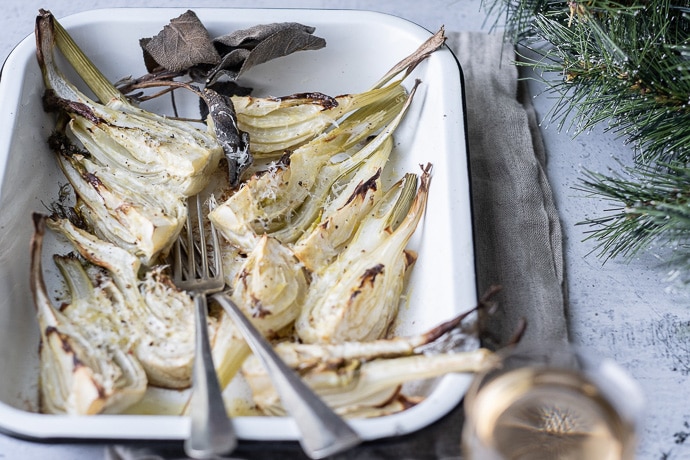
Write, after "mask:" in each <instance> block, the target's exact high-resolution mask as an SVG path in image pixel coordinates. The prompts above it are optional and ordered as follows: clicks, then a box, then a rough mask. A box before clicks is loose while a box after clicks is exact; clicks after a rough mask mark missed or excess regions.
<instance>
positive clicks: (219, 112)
mask: <svg viewBox="0 0 690 460" xmlns="http://www.w3.org/2000/svg"><path fill="white" fill-rule="evenodd" d="M202 96H203V100H204V102H206V105H207V108H208V114H209V116H210V118H211V122H212V126H213V130H214V132H215V134H216V138H217V139H218V142H220V145H222V146H223V151H224V152H225V158H226V159H227V160H228V174H229V182H230V186H231V187H232V188H237V187H238V186H239V185H240V179H241V178H242V173H243V172H244V171H245V170H246V169H247V168H248V167H249V166H251V165H252V162H253V161H254V157H253V156H252V154H251V153H250V152H249V135H248V134H247V133H245V132H243V131H240V129H239V128H238V126H237V115H236V114H235V107H234V106H233V104H232V100H231V99H230V98H229V97H225V96H222V95H220V94H218V93H217V92H215V91H213V90H212V89H209V88H204V89H203V92H202Z"/></svg>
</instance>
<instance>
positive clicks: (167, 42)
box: [140, 10, 221, 72]
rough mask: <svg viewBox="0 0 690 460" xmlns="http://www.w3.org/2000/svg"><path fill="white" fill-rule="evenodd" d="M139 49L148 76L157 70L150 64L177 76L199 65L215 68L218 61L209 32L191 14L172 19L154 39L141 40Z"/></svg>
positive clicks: (189, 12) (195, 16) (218, 57)
mask: <svg viewBox="0 0 690 460" xmlns="http://www.w3.org/2000/svg"><path fill="white" fill-rule="evenodd" d="M140 45H141V46H142V48H143V50H144V61H145V63H146V67H147V70H148V71H149V72H153V71H155V70H156V69H154V68H151V66H152V65H153V62H155V63H156V64H157V65H158V66H159V67H162V68H164V69H167V70H170V71H173V72H179V71H182V70H187V69H189V68H191V67H194V66H196V65H199V64H211V65H216V64H218V63H219V62H220V60H221V59H220V55H219V54H218V52H217V51H216V49H215V47H214V46H213V43H212V41H211V37H210V36H209V34H208V30H206V27H204V25H203V24H202V23H201V21H200V20H199V18H198V17H197V15H196V13H194V12H193V11H191V10H188V11H186V12H185V13H184V14H182V15H180V16H179V17H177V18H175V19H172V20H171V21H170V23H169V24H168V25H166V26H165V27H163V30H161V31H160V32H159V33H158V35H156V36H155V37H153V38H149V39H146V38H145V39H142V40H140Z"/></svg>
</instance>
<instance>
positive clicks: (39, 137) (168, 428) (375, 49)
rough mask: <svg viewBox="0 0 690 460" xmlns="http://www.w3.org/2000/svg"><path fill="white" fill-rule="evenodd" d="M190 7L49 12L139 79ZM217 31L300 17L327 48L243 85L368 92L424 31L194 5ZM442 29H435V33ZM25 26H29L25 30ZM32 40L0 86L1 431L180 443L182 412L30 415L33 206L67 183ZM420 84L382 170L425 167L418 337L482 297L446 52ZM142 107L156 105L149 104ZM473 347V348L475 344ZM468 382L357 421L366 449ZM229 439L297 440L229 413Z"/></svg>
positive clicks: (281, 427) (364, 20)
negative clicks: (152, 49)
mask: <svg viewBox="0 0 690 460" xmlns="http://www.w3.org/2000/svg"><path fill="white" fill-rule="evenodd" d="M185 10H186V9H180V8H155V9H131V8H128V9H105V10H93V11H89V12H85V13H80V14H76V15H73V16H69V17H64V18H61V17H60V11H59V10H54V11H53V13H54V14H55V15H56V16H57V17H58V18H60V21H61V23H62V24H63V25H64V26H65V27H66V28H67V29H68V30H69V31H70V33H71V34H72V36H73V37H74V38H75V40H76V41H77V43H79V45H80V46H81V47H82V48H83V49H84V50H85V51H86V53H87V54H88V55H89V56H90V57H91V58H92V60H93V61H94V62H95V63H96V65H97V66H98V67H99V68H100V69H101V70H102V71H103V72H104V73H105V74H106V76H107V77H108V78H110V79H111V80H117V79H119V78H121V77H124V76H127V75H134V76H138V75H142V74H144V73H145V68H144V65H143V60H142V57H141V51H140V49H139V45H138V40H139V38H141V37H150V36H153V35H155V34H156V33H157V32H158V31H159V30H160V29H161V28H162V27H163V26H164V25H165V24H167V23H168V21H169V20H170V19H172V18H174V17H177V16H179V15H180V14H182V13H183V12H184V11H185ZM194 11H195V12H196V13H197V15H198V16H199V18H200V19H201V21H202V22H203V23H204V24H205V25H206V26H207V27H208V28H209V30H210V32H211V35H212V36H218V35H221V34H224V33H227V32H229V31H231V30H234V29H237V28H244V27H249V26H252V25H255V24H258V23H269V22H283V21H296V22H301V23H303V24H307V25H312V26H315V27H316V32H315V33H316V35H319V36H321V37H323V38H325V39H326V41H327V46H326V48H324V49H322V50H319V51H308V52H301V53H297V54H294V55H292V56H289V57H286V58H282V59H278V60H276V61H272V62H270V63H267V64H264V65H261V66H258V67H256V68H254V69H252V70H251V71H250V72H249V73H248V74H246V77H243V79H242V82H243V83H245V84H247V85H248V86H252V87H253V88H254V89H255V92H254V94H255V95H258V96H264V95H276V96H279V95H287V94H292V93H296V92H304V91H321V92H323V93H326V94H331V95H338V94H343V93H353V92H359V91H363V90H366V89H367V88H369V87H370V86H371V85H372V84H373V83H375V82H376V81H377V80H378V79H379V78H380V77H381V76H382V75H383V74H384V73H385V72H386V71H387V70H388V69H389V68H390V67H391V66H392V65H393V64H395V63H396V62H398V61H399V60H400V59H401V58H403V57H405V56H407V55H408V54H409V53H411V52H412V51H413V50H414V49H416V48H417V46H418V45H419V44H421V43H422V42H423V41H424V40H426V39H427V38H428V37H429V36H430V34H431V32H430V31H428V30H425V29H423V28H421V27H419V26H417V25H415V24H413V23H410V22H408V21H405V20H402V19H400V18H397V17H393V16H388V15H384V14H379V13H373V12H364V11H341V10H296V9H266V10H257V9H205V8H198V9H195V10H194ZM439 27H440V25H439ZM26 28H27V31H30V30H32V28H33V24H27V25H26ZM34 52H35V42H34V37H33V34H31V35H30V36H28V37H27V38H26V39H25V40H24V41H22V42H21V43H20V44H19V45H18V46H17V47H16V49H15V50H14V51H13V52H12V53H11V55H10V56H9V58H8V59H7V61H6V62H5V64H4V67H3V69H2V74H1V78H0V130H2V135H1V136H0V178H1V180H2V182H1V183H0V369H1V370H0V430H3V431H5V432H7V433H10V434H13V435H17V436H21V437H27V438H37V439H43V440H49V439H122V440H126V439H172V440H177V439H183V438H185V437H186V436H187V433H188V429H189V422H188V419H187V417H183V416H172V415H171V416H166V415H108V416H105V415H103V416H91V417H69V416H56V415H45V414H40V413H37V412H36V410H37V408H38V397H37V395H38V391H37V390H38V387H37V375H38V371H37V368H38V358H37V349H38V340H39V333H38V328H37V323H36V321H35V317H34V306H33V304H32V300H31V295H30V290H29V283H28V280H29V239H30V236H31V228H32V227H31V219H30V213H31V212H32V211H45V204H47V203H50V202H51V201H52V200H54V199H55V197H56V196H57V193H58V187H59V185H60V184H63V183H65V180H64V179H63V178H62V176H61V173H60V172H59V170H58V168H57V167H56V165H55V163H54V160H53V157H52V154H51V152H50V151H49V150H48V149H47V147H46V139H47V137H48V135H49V134H50V131H51V129H52V126H53V124H52V119H51V117H50V116H48V115H46V114H45V113H44V112H43V110H42V106H41V95H42V92H43V84H42V79H41V75H40V71H39V69H38V66H37V64H36V60H35V56H34ZM414 78H419V79H421V80H422V86H421V87H420V88H419V91H418V94H417V96H416V98H415V101H414V104H413V106H412V109H411V111H410V112H409V113H408V115H407V116H406V119H405V121H404V123H403V125H402V126H401V127H400V128H399V129H398V131H397V134H396V149H395V153H394V156H393V157H394V159H393V160H392V164H391V168H390V171H391V172H390V175H391V177H392V178H397V177H400V176H401V175H402V174H403V173H405V172H419V165H420V164H421V163H426V162H431V163H432V164H433V165H434V169H433V179H432V183H431V194H430V199H429V205H428V210H427V213H426V216H425V218H424V220H423V221H422V223H421V226H420V228H418V230H417V233H416V234H415V236H414V238H413V239H412V241H411V242H410V247H411V248H412V249H415V250H417V251H418V252H419V259H418V261H417V263H416V265H415V266H414V269H413V274H412V276H411V278H410V282H409V286H410V287H409V292H408V296H407V299H406V301H405V302H404V304H403V305H402V306H401V310H400V319H399V321H398V325H397V331H398V333H400V334H407V333H412V332H421V331H423V330H426V329H428V328H430V327H432V326H434V325H436V324H438V323H439V322H441V321H444V320H446V319H449V318H451V317H453V316H455V315H456V314H458V313H460V312H463V311H465V310H468V309H470V308H472V307H473V306H474V305H475V303H476V299H477V293H476V287H475V270H474V255H473V241H472V225H471V212H470V188H469V182H468V164H467V161H468V160H467V151H466V139H465V122H464V118H463V117H464V112H463V94H462V91H463V86H462V76H461V71H460V68H459V66H458V63H457V61H456V59H455V57H454V56H453V54H452V53H451V51H450V50H448V49H447V48H443V49H441V50H439V51H438V52H436V53H434V54H433V55H432V56H431V57H430V58H429V59H428V60H427V61H425V62H424V63H423V64H422V65H420V66H419V67H418V68H417V69H416V70H415V72H414V74H413V75H412V76H411V77H410V78H408V82H409V85H411V84H412V82H413V79H414ZM146 108H149V109H151V110H156V107H155V106H151V105H148V106H146ZM49 268H50V267H45V271H46V276H47V277H48V278H49V279H50V277H51V276H54V275H53V272H54V270H50V269H49ZM470 346H477V344H476V343H472V344H470ZM469 380H470V376H468V375H460V374H456V375H446V376H444V377H442V378H439V379H436V380H434V381H432V382H425V383H424V384H423V385H419V386H418V391H421V392H423V393H424V394H426V399H425V400H424V401H423V402H422V403H420V404H418V405H417V406H415V407H413V408H411V409H409V410H406V411H404V412H402V413H398V414H395V415H390V416H384V417H379V418H373V419H361V420H360V419H358V420H353V421H352V425H353V426H354V428H355V429H356V430H357V432H358V433H359V434H360V435H361V436H362V437H363V438H364V439H367V440H370V439H377V438H382V437H389V436H395V435H402V434H405V433H409V432H412V431H415V430H417V429H419V428H422V427H424V426H426V425H429V424H430V423H432V422H434V421H435V420H437V419H439V418H441V417H442V416H443V415H445V414H446V413H447V412H449V411H450V410H451V409H452V408H454V407H455V406H456V405H457V404H458V403H459V402H460V401H461V399H462V397H463V395H464V393H465V390H466V388H467V386H468V383H469ZM235 420H236V426H237V431H238V435H239V436H240V437H241V438H243V439H252V440H269V439H275V440H291V439H297V437H298V433H297V429H296V427H295V425H294V423H293V421H292V419H291V418H289V417H257V416H252V417H250V416H247V417H237V418H236V419H235Z"/></svg>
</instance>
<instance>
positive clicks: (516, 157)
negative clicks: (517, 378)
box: [448, 33, 567, 348]
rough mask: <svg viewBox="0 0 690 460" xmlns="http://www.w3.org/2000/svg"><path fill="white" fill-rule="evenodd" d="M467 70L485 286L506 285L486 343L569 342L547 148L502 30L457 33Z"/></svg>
mask: <svg viewBox="0 0 690 460" xmlns="http://www.w3.org/2000/svg"><path fill="white" fill-rule="evenodd" d="M448 46H450V47H451V49H452V50H453V51H454V52H455V54H456V56H457V57H458V60H459V61H460V64H461V67H462V69H463V72H464V77H465V101H466V105H467V111H466V115H467V125H468V126H467V135H468V142H469V152H470V174H471V181H472V200H473V203H472V208H473V215H474V216H473V217H474V239H475V251H476V260H477V262H476V268H477V280H478V289H479V292H480V293H482V292H484V291H485V290H487V289H488V288H489V286H490V285H491V284H499V285H501V286H502V290H501V292H500V294H499V295H498V297H497V298H496V300H498V303H499V308H498V309H497V311H496V312H495V313H494V314H492V315H491V316H490V317H488V318H486V320H485V321H484V322H483V324H482V331H483V332H484V335H485V336H484V337H483V339H484V340H483V341H484V344H485V345H487V346H493V347H494V348H496V347H498V346H501V345H504V344H505V343H506V342H507V341H508V340H510V338H511V337H512V335H513V334H514V333H515V332H516V331H517V329H518V325H519V323H520V320H521V319H524V320H525V322H526V330H525V334H524V336H523V337H522V339H521V342H523V343H526V344H532V343H539V342H541V343H549V342H554V341H555V342H559V341H566V340H567V327H566V315H565V303H564V291H563V279H564V275H563V252H562V235H561V226H560V220H559V218H558V213H557V210H556V207H555V205H554V201H553V196H552V193H551V187H550V185H549V182H548V179H547V177H546V174H545V169H544V168H545V162H546V158H545V151H544V145H543V142H542V139H541V135H540V132H539V126H538V124H537V121H536V115H535V112H534V107H533V106H532V104H531V101H530V99H529V97H528V91H527V88H526V84H524V85H522V84H520V82H519V79H518V70H517V67H516V66H515V65H514V62H515V52H514V50H513V49H512V46H511V45H510V44H507V43H506V44H504V43H503V41H502V39H501V37H499V36H494V35H487V34H481V33H450V34H449V36H448Z"/></svg>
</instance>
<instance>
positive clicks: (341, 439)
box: [213, 292, 362, 459]
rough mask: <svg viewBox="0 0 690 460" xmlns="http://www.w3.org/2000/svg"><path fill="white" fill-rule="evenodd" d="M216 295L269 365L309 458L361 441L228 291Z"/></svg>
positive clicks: (265, 364)
mask: <svg viewBox="0 0 690 460" xmlns="http://www.w3.org/2000/svg"><path fill="white" fill-rule="evenodd" d="M213 299H214V300H215V301H217V302H218V303H219V304H220V305H221V306H222V307H223V309H224V310H225V312H226V313H227V314H228V315H229V316H230V317H231V318H232V319H233V321H235V324H236V326H237V328H238V329H239V330H240V332H241V333H242V336H243V337H244V339H245V341H246V342H247V344H248V345H249V347H250V348H251V349H252V351H253V352H254V355H255V356H256V357H257V358H258V359H259V361H260V362H261V363H262V364H263V365H264V367H265V368H266V371H267V372H268V375H269V377H270V378H271V382H272V383H273V386H274V387H275V389H276V391H277V392H278V395H279V396H280V400H281V402H282V403H283V406H284V407H285V409H286V410H287V412H288V413H289V414H290V415H291V416H292V418H293V420H294V421H295V424H296V425H297V428H298V430H299V431H300V434H301V436H300V440H299V442H300V444H301V445H302V450H303V451H304V453H305V454H307V456H308V457H309V458H312V459H321V458H324V457H328V456H329V455H334V454H337V453H339V452H343V451H345V450H347V449H350V448H351V447H354V446H356V445H357V444H359V443H361V442H362V440H361V438H360V437H359V435H358V434H357V432H355V431H354V430H353V429H352V428H351V427H350V425H348V424H347V422H346V421H345V420H343V419H342V418H341V417H340V416H338V415H337V414H336V413H335V412H334V411H333V409H331V408H330V407H328V406H327V405H326V403H324V402H323V401H322V400H321V398H319V396H317V395H316V394H315V393H314V391H313V390H312V389H311V388H309V387H308V386H307V385H306V384H305V383H304V381H303V380H302V379H301V378H300V377H299V376H298V375H297V374H296V373H295V372H294V371H293V370H292V369H290V367H288V365H287V364H285V362H284V361H283V360H282V359H281V358H280V357H279V356H278V354H277V353H276V352H275V350H274V349H273V347H272V346H271V344H270V343H269V342H268V341H267V340H266V339H265V338H264V336H263V335H262V334H261V333H260V332H259V331H258V330H257V329H256V328H255V327H254V325H253V324H252V323H251V321H249V319H247V317H246V316H244V313H242V311H241V310H240V309H239V308H238V307H237V305H236V304H235V303H234V302H233V301H232V299H230V297H229V296H228V295H227V294H225V293H224V292H221V293H218V294H214V295H213Z"/></svg>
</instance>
